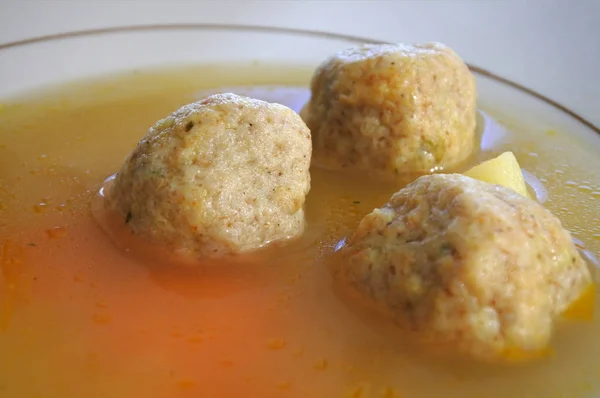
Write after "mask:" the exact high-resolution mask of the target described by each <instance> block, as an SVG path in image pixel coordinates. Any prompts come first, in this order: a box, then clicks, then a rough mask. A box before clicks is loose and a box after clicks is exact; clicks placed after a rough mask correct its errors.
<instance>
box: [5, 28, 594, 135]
mask: <svg viewBox="0 0 600 398" xmlns="http://www.w3.org/2000/svg"><path fill="white" fill-rule="evenodd" d="M178 30H180V31H181V30H221V31H240V32H244V31H245V32H259V33H279V34H288V35H299V36H307V37H315V38H323V39H337V40H345V41H355V42H362V43H365V44H390V43H393V42H391V41H388V40H377V39H372V38H367V37H362V36H354V35H347V34H343V33H334V32H328V31H321V30H309V29H298V28H287V27H276V26H266V25H244V24H207V23H167V24H139V25H117V26H111V27H106V28H94V29H83V30H73V31H66V32H60V33H53V34H48V35H42V36H34V37H30V38H26V39H22V40H16V41H12V42H7V43H0V51H2V50H6V49H9V48H15V47H24V46H27V45H30V44H35V43H43V42H50V41H59V40H65V39H72V38H78V37H87V36H99V35H103V34H114V33H130V32H148V31H178ZM466 64H467V66H468V67H469V69H470V70H471V71H472V72H474V73H476V74H479V75H481V76H484V77H486V78H489V79H491V80H494V81H496V82H498V83H501V84H504V85H507V86H510V87H512V88H514V89H516V90H519V91H521V92H523V93H525V94H528V95H530V96H533V97H535V98H537V99H538V100H540V101H543V102H545V103H546V104H548V105H550V106H552V107H554V108H556V109H557V110H559V111H561V112H563V113H565V114H567V115H569V116H570V117H572V118H573V119H575V120H577V121H578V122H579V123H581V124H582V125H583V126H585V127H587V128H589V129H590V130H592V131H593V132H594V133H596V134H599V135H600V126H596V125H595V124H594V123H592V122H590V121H589V120H587V119H585V118H584V117H583V116H581V115H579V114H578V113H577V112H575V111H573V110H571V109H569V108H568V107H566V106H565V105H562V104H561V103H559V102H557V101H555V100H553V99H551V98H549V97H547V96H545V95H543V94H540V93H538V92H537V91H535V90H532V89H530V88H528V87H526V86H523V85H522V84H520V83H516V82H514V81H512V80H510V79H507V78H505V77H502V76H500V75H498V74H496V73H494V72H491V71H489V70H487V69H485V68H482V67H479V66H476V65H473V64H471V63H468V62H467V63H466Z"/></svg>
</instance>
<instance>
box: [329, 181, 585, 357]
mask: <svg viewBox="0 0 600 398" xmlns="http://www.w3.org/2000/svg"><path fill="white" fill-rule="evenodd" d="M337 255H338V256H339V257H338V260H339V265H338V268H337V270H336V271H337V276H338V277H339V278H340V281H342V282H343V283H344V286H346V287H347V288H350V291H351V292H353V293H354V294H355V295H357V297H360V298H362V299H366V300H367V302H368V303H369V304H370V306H372V307H375V308H376V309H378V310H380V311H381V312H383V313H385V314H387V315H388V316H391V317H392V318H393V319H394V320H395V321H396V322H397V324H398V325H400V326H401V327H402V328H403V329H405V330H408V331H411V332H416V335H417V336H418V337H420V338H423V339H424V340H425V341H428V342H434V343H443V344H449V345H450V346H454V347H455V348H457V349H459V350H460V351H462V352H465V353H468V354H470V355H472V356H474V357H476V358H478V359H483V360H492V361H494V360H511V359H524V358H527V357H529V356H530V355H533V356H535V355H536V354H539V353H540V350H542V351H543V350H544V349H545V348H546V347H547V345H548V343H549V340H550V338H551V334H552V327H553V321H554V320H555V319H556V317H557V316H558V315H560V314H561V313H562V312H563V311H565V309H567V308H568V307H569V305H570V304H572V303H573V302H574V301H575V300H577V299H578V298H579V297H580V296H581V295H582V294H583V293H584V292H585V291H586V289H588V288H591V286H592V280H591V276H590V272H589V270H588V268H587V265H586V263H585V262H584V261H583V260H582V258H581V257H580V255H579V253H578V251H577V249H576V247H575V246H574V244H573V241H572V239H571V236H570V235H569V233H568V232H567V231H566V230H565V229H564V228H563V227H562V226H561V223H560V221H559V220H558V219H557V218H556V217H555V216H554V215H552V214H551V213H550V212H549V211H548V210H546V209H545V208H544V207H542V206H541V205H540V204H539V203H537V202H535V201H532V200H530V199H527V198H525V197H523V196H521V195H519V194H517V193H516V192H514V191H512V190H509V189H506V188H502V187H500V186H497V185H492V184H488V183H485V182H482V181H478V180H475V179H472V178H469V177H465V176H462V175H458V174H449V175H442V174H439V175H428V176H423V177H420V178H419V179H417V180H416V181H414V182H413V183H411V184H410V185H408V186H407V187H406V188H404V189H402V190H400V191H399V192H397V193H396V194H394V195H393V196H392V198H391V199H390V201H389V202H388V203H387V204H386V205H385V206H383V207H381V208H379V209H375V210H374V211H373V212H372V213H370V214H368V215H367V216H365V217H364V219H363V220H362V221H361V222H360V225H359V226H358V228H357V230H356V231H355V233H354V235H353V236H352V237H351V238H350V239H349V240H348V242H347V243H346V245H345V246H344V247H343V248H342V249H341V250H340V251H339V252H338V253H337Z"/></svg>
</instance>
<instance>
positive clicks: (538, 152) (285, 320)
mask: <svg viewBox="0 0 600 398" xmlns="http://www.w3.org/2000/svg"><path fill="white" fill-rule="evenodd" d="M311 73H312V71H311V70H310V69H302V68H300V69H295V68H291V67H265V66H253V67H239V68H238V67H222V66H219V67H209V66H206V67H194V68H188V69H178V70H164V71H144V72H137V73H134V74H127V75H121V76H115V77H110V78H105V79H102V80H97V81H90V82H84V83H78V84H75V85H70V86H64V87H59V88H55V89H52V90H48V91H44V92H42V93H37V94H35V95H30V96H28V97H22V98H19V99H15V100H12V101H8V102H6V103H4V104H2V105H1V106H0V358H1V360H0V396H1V397H18V398H20V397H32V398H33V397H44V398H54V397H57V398H58V397H61V398H64V397H99V398H100V397H102V398H104V397H128V398H129V397H160V398H163V397H164V398H179V397H265V398H267V397H315V398H316V397H328V398H329V397H355V398H357V397H361V398H363V397H387V398H390V397H403V398H410V397H441V396H443V397H448V398H452V397H460V398H464V397H486V398H494V397H506V396H514V397H543V398H551V397H578V396H581V397H583V396H591V394H592V392H593V391H600V343H599V341H598V337H597V336H599V335H600V321H599V319H600V317H599V316H598V314H596V316H595V320H594V321H592V322H590V321H581V322H570V323H565V324H561V325H559V327H558V330H557V334H556V337H555V339H554V343H553V347H552V354H551V355H549V356H546V357H544V358H543V359H541V360H539V361H535V362H532V363H527V364H521V365H518V366H498V365H496V366H494V365H482V364H480V363H473V362H470V361H468V360H464V359H456V358H446V357H442V356H439V355H437V356H436V355H431V353H428V354H425V353H423V352H422V351H420V350H418V349H415V348H413V347H411V346H410V343H409V342H405V341H403V340H402V338H401V336H400V335H399V334H398V333H397V331H396V329H395V328H394V327H391V326H389V325H387V324H386V323H384V322H381V321H380V320H379V319H375V318H374V317H368V316H364V315H363V314H359V313H357V312H355V311H354V310H352V308H351V306H349V305H348V303H346V302H344V301H343V300H342V299H341V298H340V297H338V295H337V294H336V292H335V291H334V289H333V288H332V280H331V277H330V274H329V271H328V269H327V268H326V266H325V262H326V258H327V255H328V254H329V253H331V251H332V250H333V247H334V246H335V244H336V242H338V241H339V240H340V239H341V238H343V237H344V236H346V235H348V233H350V231H351V230H352V229H353V228H354V227H355V226H356V224H357V223H358V221H359V220H360V218H361V217H362V216H363V215H365V214H366V213H368V212H369V211H371V210H372V209H373V208H374V207H378V206H380V205H381V204H382V203H384V202H385V201H386V200H387V199H388V197H389V196H390V194H391V193H393V192H395V191H397V190H398V189H400V188H401V187H402V185H403V184H405V183H407V182H408V181H405V182H396V183H389V182H388V183H384V182H378V181H376V180H373V179H371V178H369V177H368V176H364V175H357V174H356V173H352V174H349V173H340V172H331V171H324V170H319V169H313V170H312V171H311V173H312V189H311V192H310V194H309V196H308V199H307V208H306V210H307V217H308V222H309V229H308V231H307V233H306V234H305V236H304V237H303V238H302V239H300V240H298V241H295V242H293V243H292V244H290V245H289V246H286V247H283V248H271V249H267V250H266V251H265V252H263V253H261V254H260V255H257V256H255V257H254V258H253V259H252V260H251V261H248V262H247V263H246V264H222V266H220V267H210V268H204V269H202V270H201V269H193V268H181V267H173V266H171V265H170V264H167V263H163V262H161V261H152V262H146V261H142V260H141V258H142V257H143V256H142V257H140V256H137V255H134V253H132V251H131V250H130V251H128V250H127V248H128V246H127V245H121V247H117V246H116V245H115V244H114V242H113V241H112V240H111V238H109V237H108V235H107V234H106V233H105V232H104V231H103V230H102V228H101V227H100V226H99V225H98V223H97V222H96V220H95V219H94V217H93V215H92V210H91V204H92V202H93V201H94V200H97V193H98V190H99V188H100V187H101V186H102V184H103V181H104V180H105V179H106V178H107V177H108V176H110V175H111V174H113V173H115V172H116V171H117V170H118V168H119V167H120V165H121V163H122V162H123V160H124V158H125V156H126V155H127V154H128V152H129V151H130V150H131V149H132V148H133V147H134V146H135V144H136V143H137V141H138V140H139V139H140V138H141V137H142V136H143V134H144V133H145V132H146V130H147V129H148V128H149V127H150V126H151V125H152V124H153V123H154V122H155V121H156V120H157V119H160V118H162V117H164V116H166V115H168V114H169V113H171V112H172V111H174V110H175V109H177V108H178V107H180V106H181V105H183V104H185V103H189V102H192V101H194V100H195V99H197V98H198V95H199V94H198V92H199V91H201V90H206V89H211V88H216V87H220V86H240V85H248V86H256V87H258V86H261V85H270V86H271V88H269V89H256V90H254V91H253V92H251V94H252V95H256V96H262V98H263V99H266V100H270V101H278V102H282V103H285V104H287V105H288V106H290V107H292V108H293V109H295V110H299V109H300V107H301V106H302V104H303V103H304V101H305V100H306V98H307V95H308V94H307V89H304V88H300V89H294V88H290V87H291V86H296V87H307V86H308V81H309V78H310V75H311ZM285 86H287V87H285ZM240 94H244V92H240ZM486 112H489V113H490V114H492V115H493V114H494V112H493V107H492V108H490V109H486ZM480 121H482V123H483V124H485V129H484V137H483V138H484V139H483V142H484V143H485V142H487V143H490V142H492V143H493V144H492V145H488V146H486V151H485V152H483V153H482V154H481V155H479V156H476V157H474V158H473V159H472V162H478V161H480V160H482V159H484V158H491V157H492V156H495V155H497V154H499V153H501V152H503V151H506V150H512V151H513V152H514V153H515V155H516V156H517V158H518V160H519V162H520V163H521V165H522V167H524V168H525V169H526V170H527V171H528V172H529V173H531V174H533V175H534V176H536V177H537V178H538V179H539V180H540V181H541V182H542V183H543V185H544V187H545V188H546V189H547V191H548V201H547V202H546V203H545V205H546V206H548V207H549V208H550V209H551V210H552V211H553V212H554V213H555V214H556V215H558V216H559V217H560V218H561V220H562V221H563V222H564V224H565V226H566V227H567V228H568V229H570V230H571V231H572V232H573V234H574V237H575V238H577V239H579V240H581V241H582V242H583V243H584V244H585V246H586V248H587V250H589V251H590V252H591V253H598V251H599V250H600V229H599V226H600V223H599V222H598V217H599V213H598V211H597V209H598V208H599V206H600V177H599V176H598V172H597V170H600V158H599V157H598V155H597V154H596V153H594V152H593V151H592V150H590V149H588V148H586V147H585V146H584V145H583V144H581V143H579V142H578V141H576V140H575V139H573V138H572V137H570V136H568V132H557V133H548V132H546V131H531V130H524V129H521V128H519V123H518V119H515V120H513V121H509V122H510V125H511V127H510V130H509V129H506V128H504V127H502V126H501V125H499V124H495V123H494V122H493V121H492V120H491V119H489V118H482V119H480ZM491 138H494V139H493V140H492V139H491ZM470 165H471V164H467V165H464V167H465V168H466V167H468V166H470ZM590 297H592V298H591V299H593V300H597V298H595V297H593V296H591V295H590ZM580 305H581V306H582V307H581V308H584V309H585V308H586V307H585V305H586V304H585V303H583V304H581V303H580ZM598 308H600V306H598V305H596V311H598ZM577 311H579V312H581V311H584V310H581V309H580V308H579V309H578V308H576V309H575V315H574V317H575V318H577V314H578V312H577Z"/></svg>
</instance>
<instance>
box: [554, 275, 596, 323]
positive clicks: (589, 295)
mask: <svg viewBox="0 0 600 398" xmlns="http://www.w3.org/2000/svg"><path fill="white" fill-rule="evenodd" d="M595 303H596V285H595V284H591V285H590V286H589V287H588V288H587V289H585V290H584V291H583V293H582V294H581V296H579V298H578V299H577V300H575V301H574V302H573V303H572V304H571V305H570V306H569V308H567V309H566V310H565V312H563V313H562V318H564V319H567V320H570V321H591V320H593V319H594V306H595Z"/></svg>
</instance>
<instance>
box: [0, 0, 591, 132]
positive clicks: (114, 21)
mask: <svg viewBox="0 0 600 398" xmlns="http://www.w3.org/2000/svg"><path fill="white" fill-rule="evenodd" d="M175 22H188V23H189V22H196V23H197V22H205V23H237V24H254V25H257V24H259V25H271V26H284V27H294V28H306V29H314V30H324V31H332V32H338V33H347V34H352V35H357V36H365V37H370V38H375V39H385V40H391V41H400V42H419V41H427V40H435V41H441V42H444V43H446V44H448V45H450V46H451V47H453V48H454V49H456V50H457V52H458V53H459V54H460V55H461V56H462V57H463V58H465V59H466V60H467V61H468V62H471V63H473V64H475V65H478V66H482V67H484V68H486V69H489V70H491V71H493V72H495V73H497V74H499V75H501V76H504V77H507V78H510V79H512V80H514V81H517V82H518V83H521V84H523V85H525V86H528V87H530V88H532V89H534V90H536V91H538V92H540V93H542V94H544V95H547V96H549V97H551V98H552V99H554V100H557V101H559V102H561V103H563V104H564V105H567V106H568V107H570V108H571V109H573V110H574V111H576V112H578V113H580V114H581V115H582V116H584V117H585V118H587V119H588V120H590V121H592V122H593V123H595V124H596V125H600V77H599V76H598V73H599V72H600V0H571V1H569V0H562V1H559V0H520V1H517V0H513V1H511V0H479V1H478V0H471V1H453V0H444V1H439V0H438V1H433V0H431V1H371V2H369V1H341V0H340V1H294V0H287V1H286V0H280V1H226V0H222V1H193V0H187V1H184V0H179V1H163V0H146V1H142V0H104V1H101V0H79V1H78V0H62V1H61V0H0V42H10V41H14V40H20V39H23V38H27V37H32V36H38V35H45V34H51V33H57V32H65V31H71V30H79V29H89V28H100V27H108V26H118V25H134V24H156V23H175Z"/></svg>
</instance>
